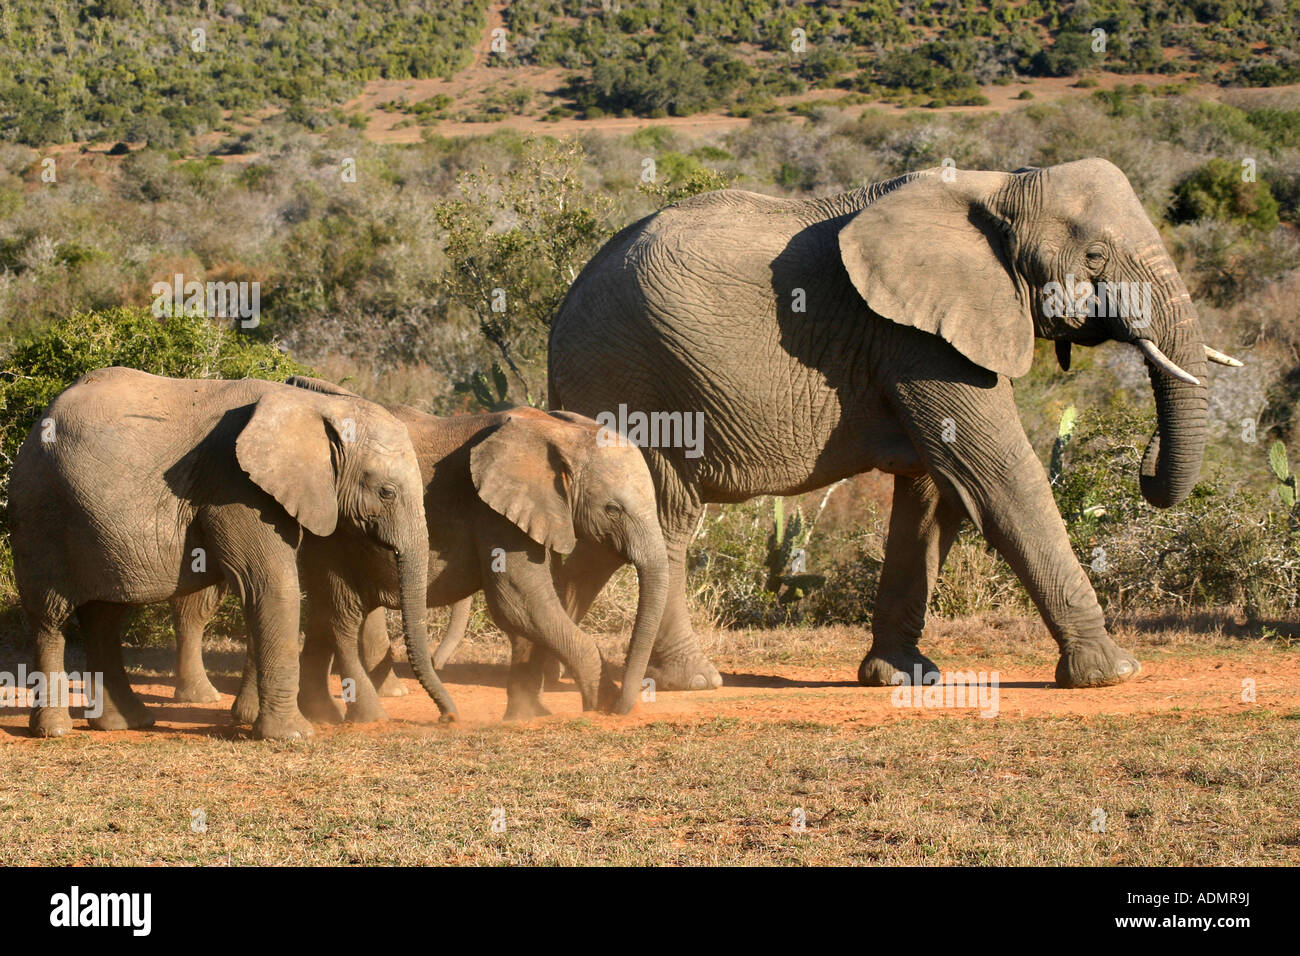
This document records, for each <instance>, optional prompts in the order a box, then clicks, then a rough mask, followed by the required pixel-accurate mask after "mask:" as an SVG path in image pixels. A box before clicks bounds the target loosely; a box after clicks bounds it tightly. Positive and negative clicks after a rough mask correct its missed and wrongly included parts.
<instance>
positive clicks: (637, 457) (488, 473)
mask: <svg viewBox="0 0 1300 956" xmlns="http://www.w3.org/2000/svg"><path fill="white" fill-rule="evenodd" d="M600 434H601V428H600V426H599V425H597V423H596V422H594V421H592V420H591V419H589V418H585V417H583V416H581V415H575V414H573V413H570V412H552V413H549V414H548V413H545V412H540V411H537V410H534V409H526V408H520V409H515V410H513V411H511V412H510V414H509V417H508V418H507V420H506V421H505V422H504V423H503V424H502V425H501V426H500V427H499V428H497V429H496V430H495V431H494V432H493V433H492V434H491V435H489V436H488V437H487V438H486V439H484V440H483V441H482V442H480V443H479V444H477V445H476V446H474V449H473V451H472V452H471V454H470V471H471V474H472V476H473V480H474V486H475V488H477V489H478V493H479V497H480V498H482V499H483V501H484V502H485V503H486V504H487V505H488V506H489V507H491V508H492V509H493V510H494V511H496V512H498V513H499V514H501V515H504V516H505V517H506V518H509V519H510V520H511V521H512V522H514V523H515V524H516V525H517V526H518V527H519V528H520V529H521V530H523V531H524V533H525V534H527V535H528V536H529V537H530V538H531V539H532V540H534V541H536V542H537V543H538V544H541V545H544V546H545V547H546V548H548V549H549V550H551V551H553V552H556V553H558V554H568V553H570V552H571V551H572V550H573V548H574V546H575V544H576V542H577V538H578V537H579V536H581V537H582V538H583V539H585V540H591V541H595V542H597V543H599V544H600V545H602V546H604V547H605V548H608V549H609V550H611V551H613V552H614V553H616V554H618V555H620V556H621V557H622V558H623V559H624V560H626V561H628V562H630V563H631V564H632V565H633V566H634V567H635V568H636V572H637V581H638V601H637V613H636V621H635V623H634V625H633V627H632V639H631V642H630V644H629V646H628V656H627V666H626V669H625V671H624V675H623V687H622V693H621V696H620V698H619V701H618V703H617V705H616V710H617V711H618V712H619V713H627V712H628V711H630V710H631V709H632V707H633V705H634V704H635V701H636V695H637V694H638V693H639V692H640V689H641V680H642V678H643V677H644V676H645V670H646V665H647V664H648V662H649V660H650V652H651V650H652V649H653V646H654V639H655V635H656V633H657V632H658V630H659V622H660V619H661V618H662V616H663V611H664V604H665V602H666V601H667V595H668V557H667V551H666V549H665V547H664V539H663V532H662V531H661V530H660V527H659V518H658V512H657V511H656V508H655V491H654V483H653V481H652V480H651V478H650V470H649V468H648V467H647V465H646V462H645V458H644V456H643V455H642V454H641V451H640V449H638V448H637V447H635V446H634V445H630V444H628V443H627V442H626V440H623V441H622V442H618V441H615V440H611V441H602V440H600V437H599V436H600Z"/></svg>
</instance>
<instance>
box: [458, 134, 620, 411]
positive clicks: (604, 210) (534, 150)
mask: <svg viewBox="0 0 1300 956" xmlns="http://www.w3.org/2000/svg"><path fill="white" fill-rule="evenodd" d="M583 159H584V153H583V149H582V147H581V145H579V144H578V143H576V142H574V141H571V140H566V141H559V140H553V139H538V138H529V139H527V140H525V142H524V154H523V159H522V162H520V163H519V164H518V165H517V166H515V167H513V168H511V169H510V170H508V171H506V172H504V173H492V172H489V171H488V169H487V168H486V167H480V168H479V170H478V171H477V172H474V173H466V174H463V175H462V176H461V177H460V180H459V185H460V191H461V194H462V196H463V198H460V199H451V200H447V201H445V202H441V203H439V204H438V205H437V207H436V208H435V210H434V215H435V217H436V219H437V221H438V224H439V225H440V226H441V227H442V228H443V229H444V230H445V231H446V234H447V242H446V253H447V259H448V268H447V272H446V274H445V276H444V277H443V280H442V287H443V291H444V292H445V294H446V296H447V298H448V299H449V300H451V301H452V302H455V303H457V304H459V305H460V306H461V307H462V308H464V309H465V310H466V311H468V312H469V313H470V314H471V315H473V316H474V318H475V319H477V320H478V327H479V331H480V332H481V333H482V335H483V337H484V338H485V339H486V340H487V341H488V343H490V345H491V346H492V348H493V350H494V351H495V352H496V353H497V355H498V356H499V358H500V361H501V363H503V364H504V365H505V368H506V369H507V370H508V371H509V374H510V375H511V376H512V377H513V379H514V382H515V384H516V385H517V386H518V388H519V390H520V392H521V393H522V394H521V395H520V398H521V400H522V401H523V402H525V403H526V404H529V405H534V404H537V403H538V402H539V401H540V400H541V399H542V398H543V397H544V396H545V388H544V378H545V372H544V366H545V352H546V337H547V333H548V331H549V329H550V324H551V317H552V315H554V313H555V310H556V309H557V308H558V307H559V304H560V300H561V299H562V298H563V297H564V294H565V293H566V292H567V291H568V288H569V284H570V283H571V282H572V281H573V280H574V279H575V278H577V275H578V272H579V270H581V269H582V267H583V266H584V265H585V264H586V262H587V260H588V259H589V258H591V256H592V254H594V253H595V251H596V250H597V249H598V248H599V247H600V245H601V243H602V242H604V240H605V239H606V238H607V237H608V236H609V234H610V231H611V230H610V228H609V226H608V224H607V221H608V217H609V213H610V202H609V200H608V199H607V198H606V197H605V196H604V195H603V194H601V193H596V192H592V191H588V190H587V189H586V187H585V186H584V184H583V182H582V178H581V175H580V174H581V170H582V165H583ZM484 374H485V373H484V372H483V370H481V369H480V370H476V372H475V373H474V374H472V375H471V376H470V377H469V378H468V379H466V380H465V381H463V382H462V383H461V388H462V390H468V389H471V388H472V383H473V382H474V381H475V380H478V381H482V380H483V376H484ZM497 377H498V376H496V375H494V376H493V378H497ZM499 399H500V400H504V399H505V393H504V392H502V393H501V394H500V396H499Z"/></svg>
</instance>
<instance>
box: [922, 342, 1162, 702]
mask: <svg viewBox="0 0 1300 956" xmlns="http://www.w3.org/2000/svg"><path fill="white" fill-rule="evenodd" d="M930 374H933V373H930ZM971 374H972V373H971V370H970V368H969V364H968V363H967V364H966V365H965V366H963V368H961V369H954V370H953V371H952V372H951V373H950V374H949V375H944V376H938V377H934V378H927V379H924V380H916V381H910V382H905V383H900V384H899V385H898V386H897V388H898V393H897V400H898V401H899V402H900V404H902V405H903V407H904V409H905V411H906V413H907V414H906V415H905V416H904V420H905V424H906V425H907V428H908V432H909V435H910V437H911V439H912V441H913V443H914V445H915V447H916V448H917V449H918V450H919V451H920V453H921V455H922V457H923V458H924V459H925V461H926V464H927V466H928V468H929V471H930V473H931V474H932V475H933V476H934V478H935V481H936V484H938V486H939V488H940V492H941V493H942V494H944V495H945V496H947V497H950V498H951V500H953V502H954V503H956V502H960V503H961V505H962V507H963V509H964V510H965V511H966V513H967V514H968V515H969V516H970V518H971V519H972V520H973V521H974V522H975V524H976V526H977V527H978V528H979V529H980V532H981V533H982V534H983V535H984V537H985V539H986V540H987V541H988V542H989V544H991V545H993V547H994V548H996V549H997V551H998V553H999V554H1001V555H1002V557H1003V558H1004V559H1006V562H1007V563H1008V564H1009V565H1011V568H1012V570H1014V571H1015V572H1016V575H1017V576H1018V577H1019V578H1020V581H1021V583H1022V584H1024V586H1025V590H1026V591H1028V592H1029V596H1030V597H1031V598H1032V599H1033V601H1034V604H1035V605H1036V606H1037V608H1038V610H1039V613H1040V614H1042V616H1043V620H1044V621H1045V622H1046V623H1047V627H1048V630H1050V631H1051V633H1052V637H1054V638H1055V639H1056V642H1057V645H1058V647H1059V648H1060V651H1061V657H1060V660H1059V661H1058V662H1057V665H1056V681H1057V683H1058V684H1059V685H1060V686H1062V687H1101V686H1106V685H1109V684H1118V683H1121V682H1123V681H1126V680H1128V679H1129V678H1131V677H1133V676H1134V675H1136V674H1137V673H1138V671H1139V669H1140V666H1141V665H1139V664H1138V661H1137V659H1136V658H1135V657H1133V655H1131V654H1129V653H1128V652H1127V651H1125V650H1122V649H1121V648H1120V647H1119V646H1118V645H1117V644H1116V643H1115V642H1114V641H1113V640H1111V638H1110V635H1109V634H1107V632H1106V622H1105V616H1104V615H1103V613H1102V610H1101V606H1100V604H1098V602H1097V595H1096V593H1095V592H1094V591H1093V589H1092V584H1091V583H1090V582H1089V581H1088V576H1087V575H1086V574H1085V573H1084V571H1083V568H1082V567H1080V565H1079V560H1078V558H1076V557H1075V554H1074V549H1073V548H1072V547H1071V545H1070V538H1069V535H1068V534H1067V533H1066V530H1065V522H1064V521H1062V520H1061V515H1060V512H1059V511H1058V510H1057V507H1056V501H1055V499H1054V498H1053V497H1052V488H1051V485H1050V484H1049V483H1048V480H1047V473H1046V472H1045V471H1044V470H1043V465H1042V463H1041V462H1040V461H1039V460H1038V456H1037V455H1035V454H1034V450H1033V448H1032V447H1031V446H1030V444H1029V439H1028V438H1026V437H1025V432H1024V429H1023V428H1022V427H1021V426H1020V421H1019V418H1018V415H1017V412H1016V405H1015V400H1014V398H1013V396H1012V391H1011V383H1010V382H1009V381H1008V380H1007V379H1006V378H1002V377H998V378H997V379H996V381H995V382H987V383H981V384H979V385H975V384H972V383H970V382H969V381H964V380H963V379H966V378H968V377H969V376H971ZM982 374H986V373H982Z"/></svg>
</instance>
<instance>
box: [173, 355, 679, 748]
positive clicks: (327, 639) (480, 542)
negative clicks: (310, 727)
mask: <svg viewBox="0 0 1300 956" xmlns="http://www.w3.org/2000/svg"><path fill="white" fill-rule="evenodd" d="M289 381H290V382H292V383H293V384H295V385H297V386H298V387H300V388H301V389H303V390H308V391H311V392H324V393H326V394H332V395H340V396H349V395H351V394H352V393H351V392H348V391H346V390H345V389H342V388H340V387H339V386H337V385H332V384H330V383H328V382H323V381H320V380H318V379H311V378H304V377H294V378H292V379H290V380H289ZM389 411H390V412H391V413H392V415H393V416H394V417H396V418H397V420H398V421H400V422H401V423H402V424H403V425H404V426H405V427H406V430H407V432H408V433H409V435H410V438H411V443H412V445H413V446H414V448H415V454H416V457H417V459H418V461H419V466H420V471H421V473H422V476H423V482H424V513H425V516H426V520H427V522H428V542H429V544H428V547H429V552H430V553H429V562H428V587H427V591H426V594H425V598H426V600H427V602H428V604H429V606H430V607H437V606H440V605H446V604H456V605H457V606H458V608H459V609H460V610H461V611H463V613H464V615H465V616H468V611H469V600H468V599H469V597H470V596H471V595H473V594H474V593H475V592H477V591H479V590H482V591H484V594H485V597H486V599H487V605H488V610H489V612H490V613H491V615H492V618H493V620H494V621H495V622H496V624H497V625H498V626H499V627H500V628H501V629H502V630H503V631H505V632H506V634H507V635H508V636H509V637H510V639H511V643H512V649H513V653H512V661H511V669H510V676H509V678H508V682H507V710H506V717H507V718H522V717H533V716H538V715H543V714H546V713H547V711H546V709H545V708H544V707H543V705H542V703H541V691H542V686H543V678H544V670H543V668H544V667H545V664H546V662H547V661H548V660H551V659H554V658H558V659H559V660H561V661H563V663H564V664H565V666H566V667H567V668H568V670H569V673H570V674H572V675H573V678H574V681H575V683H576V684H577V685H578V690H579V692H580V693H581V695H582V703H583V707H584V709H587V710H593V709H612V710H614V711H616V712H618V713H627V712H628V711H630V710H631V709H632V708H633V706H634V705H635V702H636V698H637V696H638V695H639V694H640V692H641V678H642V675H643V673H644V671H645V667H646V663H647V661H648V660H649V657H650V648H651V645H652V644H653V642H654V637H655V634H656V633H657V632H658V629H659V622H660V618H661V617H662V615H663V608H664V604H665V603H666V601H667V595H668V559H667V554H666V551H665V548H664V543H663V537H662V534H661V532H660V529H659V522H658V520H657V513H656V509H655V497H654V484H653V482H652V481H651V478H650V474H649V472H648V471H647V469H646V464H645V459H644V458H643V457H642V455H641V453H640V452H639V451H638V450H637V449H636V448H635V447H633V446H631V445H629V444H627V443H626V442H625V441H622V440H620V439H619V437H618V436H617V435H615V434H612V433H605V432H602V430H601V428H600V426H598V425H597V424H596V422H594V421H591V420H588V419H584V418H583V417H582V416H580V415H574V414H572V413H568V412H558V413H553V414H548V413H546V412H543V411H539V410H538V409H534V408H514V409H510V410H509V411H504V412H495V413H492V414H486V415H463V416H454V417H450V418H440V417H437V416H434V415H428V414H425V413H424V412H421V411H418V410H416V409H414V408H410V407H407V406H403V405H394V406H389ZM561 562H563V564H564V565H565V566H572V567H579V566H581V567H600V568H608V569H609V572H612V570H613V569H615V568H618V567H620V566H622V565H623V564H626V563H631V564H632V565H633V566H634V567H635V568H636V570H637V578H638V604H637V615H636V621H635V622H634V624H633V627H632V637H631V641H630V644H629V647H628V656H627V664H626V667H625V669H624V673H623V675H622V676H623V686H622V690H621V692H619V691H618V689H617V688H616V687H615V686H614V676H613V669H612V667H610V666H608V665H607V663H606V662H605V661H604V660H603V659H602V657H601V653H600V649H599V647H597V645H596V643H595V641H594V640H592V638H591V637H590V636H589V635H587V634H584V633H583V632H582V631H581V629H579V628H578V627H577V625H576V624H575V623H574V620H573V619H572V618H571V616H570V608H569V607H568V606H566V604H565V603H564V602H563V601H562V600H561V598H560V595H559V594H558V593H557V592H556V587H555V584H554V581H553V579H552V574H553V571H554V569H555V568H556V567H557V566H558V565H559V564H560V563H561ZM300 563H301V566H302V576H303V585H304V588H305V590H306V593H307V627H306V642H305V644H304V647H303V653H302V683H301V693H300V698H299V701H300V706H301V707H302V709H303V713H305V714H306V715H307V716H308V717H310V718H312V719H314V720H318V721H322V722H332V721H336V720H338V719H339V713H338V708H337V706H336V705H335V703H334V700H333V698H332V697H331V696H330V692H329V685H328V678H329V667H330V663H331V659H332V658H334V659H337V663H338V669H339V673H341V674H342V675H343V677H344V678H345V679H348V680H350V681H351V687H352V688H353V689H354V690H355V696H354V698H353V699H350V700H349V703H348V707H347V716H348V719H350V720H354V721H373V720H382V719H384V717H385V713H384V709H383V706H382V705H381V704H380V702H379V697H378V694H377V693H376V689H377V687H379V688H382V687H383V686H384V685H385V683H386V678H387V676H388V675H389V674H390V673H391V672H390V663H389V660H388V649H389V644H388V632H387V628H386V627H385V624H384V609H385V608H395V607H398V606H399V596H400V589H399V578H398V574H397V568H396V567H395V566H394V565H393V562H392V559H391V557H389V556H388V555H386V554H385V553H384V552H383V551H382V550H381V549H378V548H376V547H374V546H373V545H366V544H364V543H363V544H354V543H352V542H348V541H344V540H340V539H337V538H328V539H320V540H312V541H310V542H308V543H307V545H306V546H304V548H303V550H302V556H301V562H300ZM608 576H609V573H608V572H607V573H606V574H604V576H602V577H600V578H599V584H598V585H597V590H599V587H600V586H602V585H603V584H604V583H605V580H606V579H607V578H608ZM586 579H587V580H593V579H594V578H593V576H590V575H588V576H586ZM581 597H582V599H583V600H584V601H586V602H587V603H590V600H591V599H592V598H594V597H595V593H592V594H590V595H587V594H585V592H584V593H583V594H582V595H581ZM215 606H216V602H215V601H212V600H191V601H186V602H173V612H174V613H175V614H176V620H177V638H178V643H179V647H180V653H179V657H180V660H181V661H186V660H196V659H198V658H197V654H198V651H197V644H198V640H199V637H200V636H201V635H202V631H203V624H204V623H205V622H206V618H207V616H210V614H211V611H212V610H213V609H214V608H215ZM455 619H456V618H455V616H453V622H452V628H453V631H455V629H456V625H455ZM461 626H462V627H463V624H462V625H461ZM410 647H411V645H410V643H409V642H408V644H407V648H408V653H411V651H410ZM537 648H541V649H542V650H543V651H544V652H545V653H535V650H536V649H537ZM448 650H449V651H450V648H449V649H448ZM411 660H412V663H413V664H415V663H416V661H415V658H412V659H411ZM251 663H253V662H252V661H251V659H250V664H251ZM422 663H423V664H424V665H425V666H429V665H430V659H429V653H428V651H427V650H425V651H424V656H423V660H422ZM417 670H418V668H417ZM255 673H256V671H255V668H253V667H250V668H249V669H247V670H246V671H245V679H244V686H243V688H241V690H240V694H239V697H238V698H237V700H236V704H235V706H236V709H237V710H245V711H249V712H251V711H252V710H253V709H254V708H255V707H256V697H257V694H256V691H257V690H258V689H259V686H260V685H258V684H256V683H254V674H255Z"/></svg>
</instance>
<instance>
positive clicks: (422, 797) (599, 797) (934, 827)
mask: <svg viewBox="0 0 1300 956" xmlns="http://www.w3.org/2000/svg"><path fill="white" fill-rule="evenodd" d="M1298 729H1300V723H1297V720H1296V719H1295V715H1292V716H1291V717H1289V718H1288V717H1283V716H1282V715H1279V714H1275V713H1271V712H1268V711H1253V712H1250V713H1249V714H1247V715H1234V716H1228V717H1215V718H1209V717H1196V718H1191V719H1184V718H1181V717H1177V716H1164V717H1157V718H1146V719H1140V720H1134V719H1111V718H1103V719H1098V720H1089V721H1080V720H1047V721H1019V722H1006V721H998V722H995V723H992V724H989V723H984V722H978V721H969V720H958V719H951V720H949V719H942V720H927V721H906V722H901V723H898V724H892V725H887V726H883V727H877V728H873V729H867V730H864V731H854V732H842V731H839V730H836V729H833V728H827V727H822V726H817V725H810V724H807V723H789V724H763V725H759V724H747V723H745V722H742V721H733V720H717V721H714V722H712V723H706V724H703V725H700V726H696V727H691V728H682V727H680V726H677V725H672V724H667V723H664V724H651V725H648V726H643V727H639V728H636V729H634V730H627V731H624V730H613V731H611V730H602V729H598V728H595V727H593V726H592V725H591V724H589V723H588V722H586V721H583V720H574V721H570V722H567V723H564V724H561V725H556V724H550V725H547V726H545V727H542V728H522V727H512V726H506V725H499V726H494V727H489V728H485V729H481V730H476V731H472V732H456V731H436V730H435V731H431V730H428V729H419V728H412V727H396V728H392V729H388V730H386V731H385V732H384V733H383V734H382V735H375V734H370V733H365V732H359V731H358V732H353V733H343V734H336V735H333V736H331V737H329V738H326V739H318V740H315V741H313V742H309V743H306V744H301V745H293V746H284V745H258V744H251V743H249V742H245V741H229V740H222V739H217V738H208V737H203V738H196V739H192V740H184V739H177V738H174V737H169V738H159V739H157V740H149V741H146V742H143V743H140V744H136V745H133V746H130V747H128V748H123V747H122V746H121V745H120V744H117V743H115V742H114V741H113V739H112V738H111V737H108V736H98V735H96V736H91V735H85V736H80V737H78V738H76V739H73V740H67V741H59V742H52V743H48V744H43V745H41V746H39V747H32V746H22V747H11V748H9V751H10V752H9V753H8V754H7V759H6V765H7V772H6V774H5V776H4V782H3V783H2V784H0V821H2V822H0V832H3V834H4V839H5V844H6V848H7V851H8V852H7V854H6V856H7V859H8V860H9V861H11V862H15V863H18V862H22V863H41V864H51V863H62V864H100V863H104V864H110V863H117V864H123V863H126V864H149V863H194V864H211V863H223V862H227V861H228V862H230V863H233V864H315V865H333V864H348V863H368V864H388V863H407V864H420V863H477V864H494V863H512V864H521V863H527V864H537V863H541V864H631V865H637V864H698V863H711V864H716V863H723V864H845V863H893V864H907V863H920V862H924V863H931V864H985V863H989V864H1107V863H1117V864H1152V865H1169V864H1198V865H1206V864H1239V863H1253V864H1264V863H1278V864H1281V863H1289V864H1296V863H1298V862H1300V827H1297V824H1296V821H1295V816H1294V812H1293V810H1294V807H1295V806H1296V805H1297V802H1300V781H1298V780H1297V777H1296V775H1295V774H1294V772H1293V770H1294V761H1295V745H1296V737H1297V730H1298ZM496 808H501V811H502V813H503V814H504V819H505V821H506V832H504V833H495V832H493V829H492V818H493V811H494V809H496ZM794 808H801V809H803V811H804V813H805V814H806V819H807V831H806V832H804V833H795V832H793V831H792V827H791V812H792V810H793V809H794ZM1098 808H1100V809H1102V810H1103V811H1104V812H1105V814H1106V828H1105V832H1104V833H1097V832H1093V831H1092V827H1091V823H1092V820H1093V819H1094V811H1095V810H1096V809H1098ZM196 809H202V810H203V811H204V813H205V815H206V822H207V832H206V833H195V832H193V831H192V829H191V819H192V812H193V811H194V810H196Z"/></svg>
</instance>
